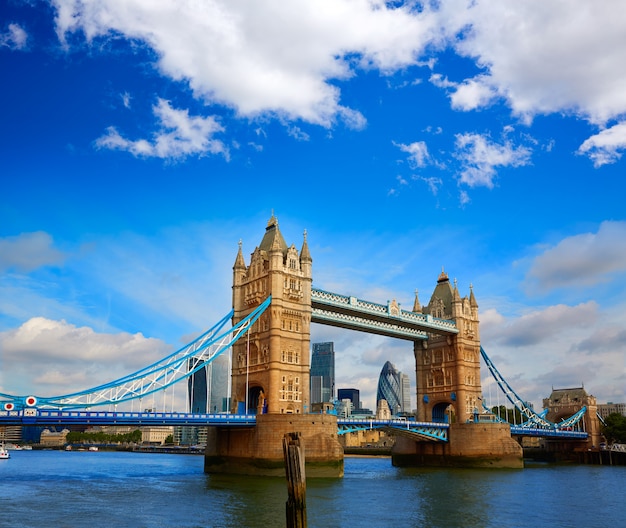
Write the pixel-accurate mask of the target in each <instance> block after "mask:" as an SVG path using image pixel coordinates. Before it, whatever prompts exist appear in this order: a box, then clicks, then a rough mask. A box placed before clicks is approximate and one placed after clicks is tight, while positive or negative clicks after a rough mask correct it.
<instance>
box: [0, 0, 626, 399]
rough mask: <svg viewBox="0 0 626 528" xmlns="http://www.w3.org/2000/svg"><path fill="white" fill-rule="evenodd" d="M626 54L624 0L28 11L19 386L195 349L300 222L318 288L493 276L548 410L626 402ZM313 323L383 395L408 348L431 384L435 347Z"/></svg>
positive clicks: (14, 292)
mask: <svg viewBox="0 0 626 528" xmlns="http://www.w3.org/2000/svg"><path fill="white" fill-rule="evenodd" d="M624 64H626V12H624V10H623V9H622V2H621V1H620V0H597V1H595V2H587V1H583V0H553V1H552V2H545V1H543V0H527V1H526V2H514V1H512V0H467V1H465V0H449V1H445V2H438V1H432V2H414V1H407V2H401V1H396V2H381V1H375V0H369V1H368V0H332V1H331V0H315V1H312V0H308V1H307V0H291V1H289V2H285V1H278V0H254V1H242V2H228V1H214V0H205V1H203V2H197V1H191V0H187V1H183V0H179V1H174V0H169V1H166V0H158V1H155V0H93V1H92V0H50V1H44V0H5V1H3V2H2V3H1V4H0V75H1V79H2V82H1V83H0V182H1V187H0V392H2V393H8V394H15V395H26V394H35V395H38V396H55V395H60V394H66V393H68V392H72V391H75V390H82V389H87V388H89V387H93V386H96V385H99V384H102V383H105V382H107V381H110V380H113V379H116V378H118V377H121V376H123V375H125V374H128V373H131V372H134V371H135V370H138V369H139V368H141V367H143V366H146V365H148V364H149V363H151V362H153V361H156V360H157V359H159V358H161V357H163V356H164V355H166V354H168V353H169V352H171V351H173V350H176V349H178V348H180V347H182V346H183V345H184V344H186V343H187V342H189V341H190V340H191V339H192V338H193V337H195V336H197V335H198V334H200V333H201V332H203V331H205V330H206V329H208V328H210V327H211V326H212V325H213V324H214V323H215V322H217V321H218V320H219V319H221V318H222V317H223V316H224V315H225V314H227V313H228V312H229V311H230V308H231V303H232V298H231V295H232V290H231V286H232V266H233V264H234V261H235V257H236V254H237V249H238V244H239V241H241V243H242V248H243V252H244V255H245V257H246V262H247V263H249V256H250V254H251V253H252V252H253V251H254V248H255V247H256V246H257V245H258V244H259V243H260V242H261V239H262V237H263V233H264V230H265V226H266V224H267V221H268V220H269V218H270V217H271V215H272V214H275V215H276V217H277V218H278V221H279V226H280V229H281V231H282V233H283V235H284V237H285V240H286V241H287V243H288V244H289V245H291V244H295V246H296V247H297V248H298V249H299V248H300V247H301V245H302V241H303V233H304V231H305V230H306V232H307V241H308V244H309V248H310V252H311V256H312V258H313V286H314V287H316V288H321V289H324V290H328V291H332V292H336V293H341V294H345V295H351V296H356V297H359V298H361V299H365V300H368V301H373V302H379V303H383V304H385V303H386V302H387V301H388V300H392V299H396V300H397V301H398V302H399V303H401V305H402V307H403V308H405V309H412V306H413V300H414V298H415V292H416V291H417V292H418V295H419V299H420V302H421V303H422V304H427V303H428V301H429V299H430V295H431V294H432V292H433V290H434V288H435V285H436V281H437V277H438V275H439V273H440V272H441V270H442V269H444V270H445V271H446V273H448V275H449V276H450V279H451V280H456V281H457V284H458V288H459V291H460V294H461V295H462V296H466V295H469V291H470V286H471V287H472V288H473V291H474V294H475V297H476V300H477V302H478V304H479V315H480V321H481V323H480V332H481V343H482V346H483V347H484V349H485V351H486V352H487V354H488V355H489V357H490V358H491V360H492V361H493V362H494V363H495V365H496V367H497V368H498V369H499V371H500V372H501V373H502V375H503V376H504V378H505V379H506V380H507V381H508V382H509V384H510V385H511V386H512V387H513V388H514V390H515V391H516V392H517V393H518V394H519V395H520V396H522V397H523V398H524V399H526V400H527V401H529V402H530V403H532V404H534V405H535V408H537V409H541V408H542V399H543V398H547V397H549V395H550V392H551V390H552V388H567V387H580V386H581V385H584V387H585V389H586V390H587V392H589V393H590V394H592V395H594V396H595V397H596V398H597V401H598V403H604V402H608V401H612V402H624V401H626V394H625V390H624V387H625V384H626V366H625V359H624V358H625V357H626V299H625V298H624V297H625V293H626V288H625V286H626V181H625V176H626V160H625V159H624V157H623V155H624V153H625V152H626V68H624ZM311 339H312V341H313V342H324V341H333V342H334V343H335V350H336V386H337V387H338V388H343V387H346V388H347V387H354V388H358V389H360V391H361V400H362V402H363V404H364V405H365V406H368V407H370V408H375V405H376V403H375V392H376V385H377V380H378V375H379V373H380V370H381V369H382V366H383V364H384V363H385V361H387V360H389V361H391V362H392V363H394V365H395V366H396V367H397V368H398V369H400V370H402V371H403V372H406V373H408V374H409V375H410V376H411V379H412V384H413V388H414V382H415V375H414V369H415V365H414V357H413V352H412V346H411V344H410V343H408V342H404V341H400V340H393V339H386V338H382V337H375V336H371V335H368V334H365V333H358V332H351V331H346V330H341V329H337V328H333V327H328V326H324V325H319V324H313V325H312V331H311ZM483 378H484V379H483V389H484V391H485V393H487V392H488V391H491V387H492V385H493V384H492V383H491V382H490V381H489V380H488V379H487V372H486V369H483ZM494 393H495V391H494ZM494 397H495V395H494ZM413 405H415V397H413Z"/></svg>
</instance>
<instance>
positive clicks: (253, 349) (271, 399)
mask: <svg viewBox="0 0 626 528" xmlns="http://www.w3.org/2000/svg"><path fill="white" fill-rule="evenodd" d="M312 262H313V260H312V259H311V255H310V253H309V247H308V244H307V238H306V232H305V233H304V242H303V244H302V249H301V250H300V252H299V253H298V250H297V249H296V247H295V246H294V245H291V246H290V247H288V246H287V244H286V242H285V239H284V238H283V235H282V233H281V232H280V229H279V228H278V220H277V219H276V217H275V216H274V215H272V217H271V218H270V220H269V222H268V223H267V227H266V228H265V235H264V236H263V239H262V240H261V244H260V245H259V246H257V247H256V248H255V249H254V251H253V252H252V254H251V257H250V265H249V266H246V264H245V261H244V258H243V254H242V251H241V243H240V244H239V252H238V253H237V257H236V259H235V265H234V266H233V309H234V315H233V325H234V324H236V323H238V322H239V321H241V320H242V319H244V318H245V317H246V316H247V315H248V314H249V313H250V312H252V311H253V310H254V309H255V308H256V307H257V306H258V305H259V304H260V303H261V302H263V301H264V300H265V299H266V298H267V297H268V295H271V296H272V303H271V305H270V308H269V309H268V310H266V312H265V313H264V314H263V315H262V316H261V317H260V319H259V320H258V321H257V322H256V323H255V325H254V326H253V328H252V329H251V331H250V332H249V333H248V335H247V339H245V340H244V339H241V340H239V341H238V342H237V343H236V344H235V345H233V350H232V360H233V362H232V364H233V372H232V395H233V399H234V402H233V403H234V405H236V408H235V410H238V411H243V410H244V409H245V411H246V412H248V413H252V414H254V413H258V414H303V413H306V412H308V411H309V372H310V364H309V345H310V341H311V331H310V326H311V282H312V278H311V267H312ZM246 406H247V408H246Z"/></svg>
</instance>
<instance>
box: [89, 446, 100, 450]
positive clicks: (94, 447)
mask: <svg viewBox="0 0 626 528" xmlns="http://www.w3.org/2000/svg"><path fill="white" fill-rule="evenodd" d="M97 450H98V448H97V447H96V446H89V451H97Z"/></svg>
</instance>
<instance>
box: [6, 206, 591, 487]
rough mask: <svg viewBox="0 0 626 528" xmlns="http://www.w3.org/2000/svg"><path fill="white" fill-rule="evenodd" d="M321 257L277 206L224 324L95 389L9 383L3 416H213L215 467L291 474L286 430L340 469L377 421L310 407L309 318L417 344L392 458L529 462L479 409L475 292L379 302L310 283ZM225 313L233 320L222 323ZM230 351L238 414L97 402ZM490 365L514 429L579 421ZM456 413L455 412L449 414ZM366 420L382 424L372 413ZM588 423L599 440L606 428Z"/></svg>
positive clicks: (140, 393) (446, 289) (447, 289)
mask: <svg viewBox="0 0 626 528" xmlns="http://www.w3.org/2000/svg"><path fill="white" fill-rule="evenodd" d="M312 264H313V259H312V257H311V254H310V251H309V247H308V242H307V234H306V232H305V233H304V239H303V243H302V246H301V249H300V250H299V251H298V249H297V248H296V247H295V245H293V244H292V245H291V246H288V245H287V244H286V242H285V240H284V238H283V236H282V233H281V232H280V229H279V226H278V221H277V219H276V218H275V217H274V216H273V215H272V217H271V218H270V220H269V221H268V223H267V226H266V229H265V234H264V236H263V238H262V240H261V243H260V244H259V245H258V246H257V247H255V249H254V251H253V252H252V253H251V255H250V260H249V263H248V264H246V261H245V259H244V256H243V252H242V245H241V242H240V243H239V250H238V252H237V255H236V258H235V263H234V265H233V293H232V311H231V312H230V314H228V315H227V316H226V317H225V318H223V319H222V321H220V323H218V324H217V325H215V327H213V328H212V329H211V330H209V331H208V332H206V333H205V334H203V335H202V336H201V337H200V338H198V339H197V340H195V341H194V342H192V343H190V344H189V345H188V346H186V347H184V348H183V349H181V350H179V351H177V352H176V353H174V354H171V355H170V356H168V357H167V358H164V359H163V360H162V361H160V362H157V363H155V364H154V365H151V366H149V367H146V368H145V369H142V370H141V371H139V372H138V373H135V374H133V375H129V376H126V377H124V378H122V379H120V380H117V381H115V382H111V383H108V384H105V385H102V386H100V387H96V388H94V389H90V390H87V391H83V392H81V393H75V394H71V395H66V396H62V397H56V398H40V397H35V396H28V397H21V398H18V397H11V396H9V395H6V394H0V403H3V410H2V411H0V423H9V422H10V421H11V419H13V420H17V417H18V415H20V413H22V415H23V416H24V418H28V419H33V418H35V419H36V418H37V416H39V415H41V416H42V417H43V416H44V415H45V416H47V419H48V420H50V423H52V422H54V420H57V421H59V420H70V419H73V420H74V421H75V423H78V422H79V421H80V420H83V422H81V423H84V422H85V421H87V420H92V419H93V420H95V421H96V422H98V423H100V422H102V423H104V422H106V421H107V420H122V419H123V420H126V423H131V422H133V420H134V421H135V423H166V422H168V421H169V423H184V424H192V423H194V424H196V423H204V424H206V425H209V426H210V427H209V434H208V444H207V450H206V453H205V470H206V471H207V472H232V473H246V474H254V473H257V474H267V475H272V474H276V475H282V474H283V471H284V470H283V452H282V439H283V437H284V435H285V434H286V433H291V432H300V433H301V435H302V438H303V441H304V444H305V450H306V463H307V474H309V475H311V476H316V475H317V476H339V475H342V474H343V448H342V447H341V445H340V444H339V442H338V435H339V434H342V433H343V432H345V431H347V430H350V428H354V427H367V426H368V424H365V423H362V424H360V425H359V424H356V423H354V422H352V423H348V422H347V421H346V420H338V419H337V417H336V416H334V415H331V414H311V412H310V410H311V409H310V397H309V396H310V395H309V389H310V383H309V376H310V363H309V361H310V359H309V358H310V355H309V354H310V325H311V323H318V324H326V325H332V326H336V327H340V328H346V329H350V330H357V331H362V332H368V333H373V334H378V335H383V336H388V337H393V338H398V339H402V340H405V341H410V342H411V343H412V349H413V355H414V357H415V365H416V366H415V373H416V381H417V389H416V396H417V414H416V416H415V420H414V421H410V423H407V422H405V423H403V424H394V423H391V422H390V423H379V424H375V425H376V426H377V427H387V428H389V427H392V428H393V427H395V428H396V429H397V428H398V427H400V429H402V430H403V434H402V435H398V436H397V441H396V443H395V446H394V450H393V456H392V460H393V463H394V464H397V465H414V464H418V465H451V466H456V465H464V466H472V467H522V466H523V462H522V449H521V447H520V445H519V443H518V442H516V441H515V440H514V439H513V438H512V436H511V434H512V428H511V426H510V425H509V424H506V423H501V422H499V421H497V420H479V419H478V411H477V409H480V408H481V403H482V387H481V377H480V361H481V355H482V356H483V357H484V358H485V360H486V361H488V358H487V357H486V354H484V351H483V350H482V348H481V344H480V332H479V318H478V303H477V302H476V298H475V296H474V292H473V288H472V287H470V292H469V295H467V296H465V297H461V295H460V293H459V290H458V287H457V284H456V282H455V283H454V284H452V283H451V282H450V280H449V278H448V276H447V274H446V273H445V272H443V271H442V272H441V274H440V275H439V277H438V279H437V283H436V286H435V288H434V291H433V294H432V295H431V298H430V300H429V302H428V304H426V305H424V306H422V305H421V303H420V301H419V299H418V296H417V294H416V295H415V300H414V304H413V307H412V310H404V309H401V307H400V305H399V304H398V303H397V302H396V301H395V300H393V301H389V302H387V304H378V303H374V302H369V301H364V300H361V299H358V298H356V297H351V296H346V295H341V294H337V293H331V292H327V291H324V290H321V289H316V288H313V287H312V281H313V273H312V269H313V266H312ZM228 319H230V320H231V324H232V329H226V330H224V328H223V327H224V324H225V322H226V321H227V320H228ZM229 352H230V354H231V359H232V372H231V386H232V390H231V402H232V403H231V406H232V407H231V409H230V411H231V412H230V414H227V415H221V416H220V415H215V416H213V415H211V416H209V415H204V416H198V415H187V414H186V413H170V415H169V416H165V414H167V413H161V415H160V416H155V415H153V414H150V413H148V415H147V416H144V414H146V413H135V414H134V415H132V413H131V415H125V416H121V415H119V414H118V413H112V416H105V414H106V413H103V414H99V413H97V412H96V411H93V412H92V411H91V410H90V408H91V407H93V406H97V405H104V404H106V403H108V404H110V405H115V406H116V405H117V404H118V403H121V402H125V401H130V400H134V399H141V398H143V397H145V396H147V395H149V394H153V393H154V392H155V391H157V390H167V389H168V388H169V387H173V385H174V384H175V383H178V382H180V381H185V382H186V380H187V379H188V378H189V376H190V375H192V374H193V373H194V372H195V371H197V370H199V369H200V368H203V367H205V366H206V365H208V364H210V363H211V362H212V361H213V360H214V359H215V357H217V356H218V355H220V354H222V353H229ZM489 363H490V362H488V365H489ZM492 366H493V365H492ZM492 366H490V370H491V372H492V374H493V375H494V377H496V379H497V380H498V384H499V385H500V387H501V388H502V390H503V392H505V394H506V395H507V398H509V400H510V401H511V403H513V405H515V406H516V407H517V408H518V409H520V412H522V413H524V415H525V416H526V417H527V418H528V422H527V424H521V425H520V426H519V427H517V426H516V427H515V428H514V429H515V434H516V435H517V434H535V435H536V434H537V432H536V431H537V430H541V428H543V430H546V431H550V434H552V435H559V434H560V435H561V436H568V434H567V433H568V432H569V433H573V432H574V431H563V430H561V429H559V427H558V426H557V425H556V424H554V423H552V422H549V421H547V420H546V419H545V418H544V416H543V415H537V414H536V413H534V411H532V409H531V408H530V406H528V405H526V404H525V403H524V402H523V400H522V399H521V398H519V397H518V396H517V395H516V394H515V393H514V391H513V390H512V389H511V388H510V387H509V386H508V384H506V382H505V381H504V379H503V378H502V377H501V376H500V378H499V379H498V375H499V373H497V371H496V370H495V367H494V368H493V369H492ZM37 409H40V412H38V410H37ZM73 409H74V411H73ZM81 409H82V410H81ZM27 411H28V412H27ZM72 412H73V413H75V414H73V415H72V414H71V413H72ZM46 413H47V414H46ZM55 413H57V414H55ZM59 413H60V414H59ZM63 413H66V414H65V415H63ZM68 413H69V414H68ZM76 413H78V414H76ZM26 414H28V415H29V416H26ZM449 416H452V417H453V418H454V419H453V423H446V422H447V421H448V417H449ZM581 416H582V413H581ZM72 417H73V418H72ZM579 418H580V417H579ZM587 418H588V417H587ZM142 420H143V421H142ZM57 423H58V422H57ZM89 423H91V422H89ZM109 423H111V422H109ZM568 423H569V422H568ZM369 427H373V423H372V422H371V421H370V424H369ZM524 427H526V429H524ZM589 427H590V428H589V431H590V435H591V436H592V437H593V439H592V440H591V441H597V440H596V439H595V436H597V435H598V434H599V433H598V431H597V427H596V426H593V425H590V426H589ZM594 427H595V429H594ZM569 429H571V427H569ZM576 433H577V434H576V435H575V434H569V437H570V438H574V437H576V440H578V441H584V440H585V438H587V433H580V432H579V431H577V432H576ZM594 435H595V436H594ZM424 440H428V441H424Z"/></svg>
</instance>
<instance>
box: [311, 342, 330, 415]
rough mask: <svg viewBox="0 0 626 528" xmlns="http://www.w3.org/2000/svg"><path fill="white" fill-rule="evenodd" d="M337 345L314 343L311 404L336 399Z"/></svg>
mask: <svg viewBox="0 0 626 528" xmlns="http://www.w3.org/2000/svg"><path fill="white" fill-rule="evenodd" d="M334 347H335V344H334V343H332V342H329V343H313V354H312V355H311V387H310V388H311V404H314V403H324V402H330V401H333V400H334V399H335V348H334Z"/></svg>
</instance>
